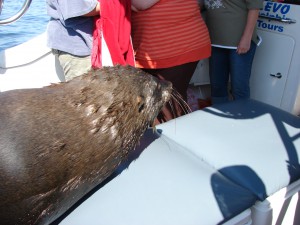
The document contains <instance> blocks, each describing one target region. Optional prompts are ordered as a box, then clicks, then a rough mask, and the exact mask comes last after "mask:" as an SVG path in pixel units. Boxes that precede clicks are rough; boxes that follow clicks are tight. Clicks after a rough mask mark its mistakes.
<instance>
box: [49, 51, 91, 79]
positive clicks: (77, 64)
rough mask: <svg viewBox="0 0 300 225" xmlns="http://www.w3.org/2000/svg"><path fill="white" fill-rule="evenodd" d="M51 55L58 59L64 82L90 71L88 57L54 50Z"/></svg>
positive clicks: (89, 58)
mask: <svg viewBox="0 0 300 225" xmlns="http://www.w3.org/2000/svg"><path fill="white" fill-rule="evenodd" d="M53 53H54V54H55V55H57V57H58V60H59V63H60V65H61V67H62V68H63V71H64V75H65V80H66V81H68V80H71V79H73V78H74V77H77V76H80V75H82V74H84V73H86V72H88V71H89V70H90V69H91V57H90V56H83V57H80V56H74V55H71V54H68V53H65V52H62V51H58V50H54V51H53Z"/></svg>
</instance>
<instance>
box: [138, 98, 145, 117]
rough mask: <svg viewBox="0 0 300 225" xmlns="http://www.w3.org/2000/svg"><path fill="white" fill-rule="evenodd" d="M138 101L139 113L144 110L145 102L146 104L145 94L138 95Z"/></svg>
mask: <svg viewBox="0 0 300 225" xmlns="http://www.w3.org/2000/svg"><path fill="white" fill-rule="evenodd" d="M137 103H138V107H139V113H140V112H142V111H143V109H144V107H145V104H144V97H143V96H138V97H137Z"/></svg>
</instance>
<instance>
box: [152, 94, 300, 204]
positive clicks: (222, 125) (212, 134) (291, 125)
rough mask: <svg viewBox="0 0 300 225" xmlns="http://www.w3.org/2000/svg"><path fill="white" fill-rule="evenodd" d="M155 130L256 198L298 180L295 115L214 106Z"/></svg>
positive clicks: (248, 106)
mask: <svg viewBox="0 0 300 225" xmlns="http://www.w3.org/2000/svg"><path fill="white" fill-rule="evenodd" d="M157 129H160V130H161V132H162V135H164V136H166V137H168V138H170V139H172V140H174V141H175V142H176V143H178V144H179V145H181V146H184V147H185V149H188V151H190V152H191V154H194V155H195V157H197V158H199V159H201V160H203V161H204V162H206V163H207V164H209V165H211V166H212V167H214V168H215V169H217V170H218V171H219V172H220V173H221V174H222V175H224V176H225V177H227V178H228V179H230V180H232V181H233V182H235V183H236V184H239V185H241V186H243V187H245V188H246V189H247V190H250V191H251V192H252V193H254V194H255V195H256V196H257V197H258V199H260V200H261V201H263V200H264V199H265V198H266V197H268V196H270V195H272V194H274V193H275V192H277V191H279V190H280V189H282V188H284V187H287V186H288V185H289V184H291V183H292V182H294V181H296V180H298V179H299V178H300V166H299V156H300V118H299V117H297V116H294V115H292V114H290V113H288V112H285V111H283V110H280V109H278V108H276V107H273V106H270V105H267V104H265V103H261V102H258V101H256V100H251V99H249V100H240V101H234V102H231V103H227V104H219V105H217V104H216V105H214V106H212V107H207V108H205V109H204V110H199V111H196V112H193V113H191V114H188V115H185V116H182V117H180V118H177V119H175V120H171V121H169V122H166V123H163V124H161V125H159V126H157Z"/></svg>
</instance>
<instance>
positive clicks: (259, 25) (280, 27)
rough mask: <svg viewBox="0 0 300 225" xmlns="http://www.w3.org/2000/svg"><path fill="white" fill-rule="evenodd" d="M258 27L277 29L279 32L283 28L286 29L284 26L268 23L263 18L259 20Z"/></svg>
mask: <svg viewBox="0 0 300 225" xmlns="http://www.w3.org/2000/svg"><path fill="white" fill-rule="evenodd" d="M257 27H258V28H261V29H265V30H272V31H277V32H283V30H284V27H283V26H278V25H274V24H271V23H266V22H264V21H262V20H257Z"/></svg>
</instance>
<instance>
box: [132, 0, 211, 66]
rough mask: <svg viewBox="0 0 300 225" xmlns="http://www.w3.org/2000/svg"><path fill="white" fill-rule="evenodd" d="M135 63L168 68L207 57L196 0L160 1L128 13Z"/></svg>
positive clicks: (203, 26) (206, 37)
mask: <svg viewBox="0 0 300 225" xmlns="http://www.w3.org/2000/svg"><path fill="white" fill-rule="evenodd" d="M131 22H132V41H133V47H134V51H135V60H136V66H137V67H140V68H168V67H173V66H177V65H181V64H185V63H188V62H194V61H198V60H201V59H204V58H208V57H209V56H210V53H211V43H210V38H209V33H208V30H207V27H206V24H205V23H204V21H203V19H202V17H201V14H200V9H199V6H198V3H197V1H196V0H161V1H159V2H158V3H156V4H155V5H154V6H152V7H151V8H149V9H148V10H145V11H139V12H135V13H133V15H132V21H131Z"/></svg>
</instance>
